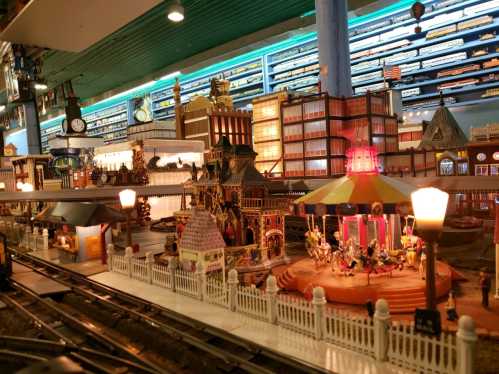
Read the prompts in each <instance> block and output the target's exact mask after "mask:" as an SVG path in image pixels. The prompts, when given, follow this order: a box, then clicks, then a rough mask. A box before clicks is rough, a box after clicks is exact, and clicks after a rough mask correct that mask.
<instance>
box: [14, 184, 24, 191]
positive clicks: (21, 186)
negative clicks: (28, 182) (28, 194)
mask: <svg viewBox="0 0 499 374" xmlns="http://www.w3.org/2000/svg"><path fill="white" fill-rule="evenodd" d="M23 184H24V183H23V182H17V183H16V188H17V189H18V190H22V189H23Z"/></svg>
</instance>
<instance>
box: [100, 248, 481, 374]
mask: <svg viewBox="0 0 499 374" xmlns="http://www.w3.org/2000/svg"><path fill="white" fill-rule="evenodd" d="M108 264H109V270H110V271H113V272H116V273H120V274H124V275H126V276H128V277H131V278H134V279H138V280H141V281H144V282H148V283H152V284H155V285H158V286H161V287H164V288H167V289H170V290H172V291H174V292H178V293H181V294H184V295H187V296H190V297H194V298H197V299H199V300H203V301H205V302H208V303H212V304H216V305H219V306H221V307H224V308H227V309H229V310H231V311H234V312H239V313H243V314H245V315H248V316H251V317H253V318H256V319H259V320H264V321H268V322H270V323H273V324H278V325H280V326H282V327H284V328H287V329H291V330H293V331H296V332H298V333H301V334H304V335H307V336H312V337H314V338H316V339H321V340H325V341H327V342H330V343H332V344H335V345H338V346H341V347H344V348H347V349H350V350H354V351H357V352H359V353H362V354H365V355H368V356H371V357H374V358H375V359H376V360H379V361H388V362H390V363H391V364H394V365H396V366H399V367H403V368H405V369H408V370H411V371H414V372H425V373H426V372H431V373H434V374H447V373H450V374H473V360H474V356H473V351H474V349H473V347H474V344H475V342H476V340H477V336H476V333H475V325H474V322H473V320H472V319H471V318H470V317H468V316H461V318H460V319H459V330H458V332H457V334H455V335H453V334H447V333H442V334H441V335H440V336H439V337H429V336H424V335H421V334H419V333H416V332H415V331H414V327H413V326H411V325H407V324H405V325H402V324H396V323H393V324H392V323H391V320H390V313H389V309H388V304H387V302H386V301H385V300H383V299H379V300H378V301H377V302H376V312H375V314H374V317H373V318H368V317H360V316H355V315H352V314H349V313H347V312H344V311H339V310H333V309H331V308H328V307H326V299H325V295H324V290H323V289H322V288H321V287H316V288H314V290H313V300H312V302H308V301H306V300H302V299H298V298H295V297H290V296H287V295H278V294H277V292H278V289H277V285H276V283H277V282H276V279H275V277H274V276H272V275H270V276H269V277H268V278H267V284H266V289H265V291H262V290H260V289H257V288H255V287H243V286H240V285H239V281H238V275H237V271H236V270H234V269H233V270H231V271H229V276H228V281H227V283H224V282H222V281H221V280H220V279H217V278H212V277H207V276H206V274H205V273H204V271H203V269H202V268H201V266H198V267H197V268H198V270H197V272H188V271H185V270H181V269H179V268H178V267H177V264H176V262H175V259H172V260H171V261H170V263H169V264H168V267H167V266H164V265H161V264H155V263H154V259H153V257H152V254H147V256H146V259H145V260H143V259H138V258H132V253H131V248H127V251H126V254H125V256H120V255H116V254H114V250H113V248H112V246H110V247H109V248H108Z"/></svg>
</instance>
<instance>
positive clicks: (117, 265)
mask: <svg viewBox="0 0 499 374" xmlns="http://www.w3.org/2000/svg"><path fill="white" fill-rule="evenodd" d="M110 260H111V261H112V269H113V271H114V272H115V273H119V274H124V275H128V259H127V258H126V257H125V256H112V257H111V259H110Z"/></svg>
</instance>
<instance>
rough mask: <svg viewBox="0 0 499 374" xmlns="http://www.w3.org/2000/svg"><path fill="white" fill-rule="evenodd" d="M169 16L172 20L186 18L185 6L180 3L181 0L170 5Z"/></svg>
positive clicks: (177, 20) (179, 20)
mask: <svg viewBox="0 0 499 374" xmlns="http://www.w3.org/2000/svg"><path fill="white" fill-rule="evenodd" d="M167 17H168V19H169V20H170V21H172V22H181V21H183V20H184V7H183V6H182V4H180V1H176V2H175V3H173V4H171V5H170V6H169V7H168V11H167Z"/></svg>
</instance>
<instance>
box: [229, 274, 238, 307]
mask: <svg viewBox="0 0 499 374" xmlns="http://www.w3.org/2000/svg"><path fill="white" fill-rule="evenodd" d="M227 284H228V286H229V309H230V310H232V311H233V312H235V311H236V303H237V285H238V284H239V279H237V270H236V269H231V270H230V271H229V278H228V280H227Z"/></svg>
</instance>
